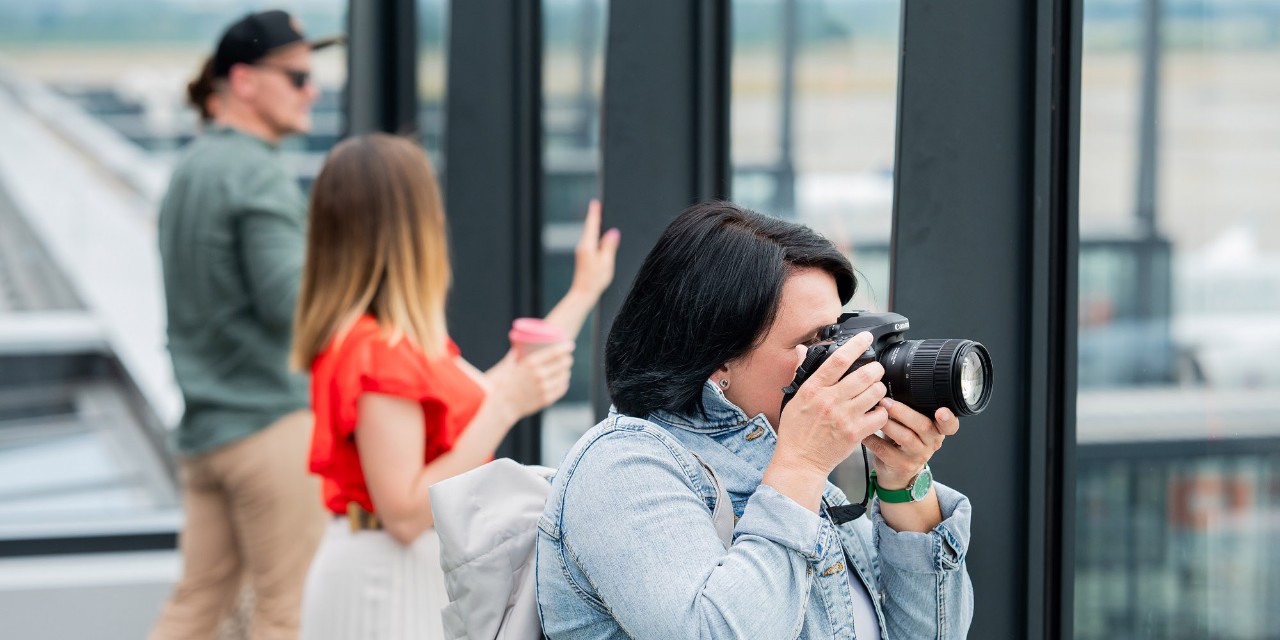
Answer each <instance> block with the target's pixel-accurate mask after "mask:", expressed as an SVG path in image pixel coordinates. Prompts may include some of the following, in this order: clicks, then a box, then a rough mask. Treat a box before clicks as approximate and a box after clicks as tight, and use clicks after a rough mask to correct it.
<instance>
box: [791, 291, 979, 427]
mask: <svg viewBox="0 0 1280 640" xmlns="http://www.w3.org/2000/svg"><path fill="white" fill-rule="evenodd" d="M910 328H911V323H910V322H909V321H908V320H907V319H906V318H905V317H903V316H901V315H899V314H896V313H870V312H866V311H854V312H852V313H846V314H843V315H841V316H840V319H839V320H838V321H836V323H835V324H833V325H828V326H826V327H824V328H823V329H822V331H821V332H820V334H819V336H818V338H819V339H820V340H822V341H823V342H822V343H820V344H816V345H813V346H811V347H809V352H808V353H807V354H805V358H804V362H803V363H801V364H800V368H798V369H796V377H795V379H794V380H792V381H791V384H790V385H788V386H787V387H785V388H783V390H782V391H783V393H784V394H786V395H784V396H783V398H782V406H783V407H786V406H787V402H789V401H790V400H791V398H792V397H793V396H795V393H796V391H797V390H799V389H800V385H802V384H804V381H805V380H808V379H809V376H811V375H813V372H814V371H817V370H818V367H819V366H821V365H822V363H823V362H826V360H827V357H829V356H830V355H831V354H832V353H833V352H835V350H836V349H837V348H839V347H840V345H842V344H844V343H846V342H848V341H849V339H850V338H853V336H855V335H857V334H859V333H862V332H863V331H869V332H871V337H872V341H871V346H870V347H868V348H867V350H866V352H864V353H863V354H862V355H861V356H859V357H858V359H857V361H856V362H854V363H853V366H852V367H849V370H848V371H846V372H845V373H844V375H846V376H847V375H849V374H850V373H852V372H853V370H854V369H857V368H858V367H861V366H862V365H864V364H867V363H869V362H872V361H876V362H879V363H880V365H881V366H883V367H884V377H883V378H881V382H883V383H884V385H885V386H886V387H888V394H887V395H888V396H889V397H890V398H893V399H894V400H897V401H898V402H902V403H904V404H906V405H907V406H909V407H911V408H913V409H915V410H916V411H919V412H920V413H923V414H924V415H926V416H930V417H932V416H933V412H934V411H935V410H936V409H937V408H938V407H947V408H948V409H951V411H952V412H954V413H955V414H956V415H957V416H972V415H976V414H978V413H981V412H982V410H983V409H985V408H987V402H988V401H989V400H990V399H991V383H992V373H991V355H990V354H988V353H987V348H986V347H984V346H982V344H980V343H978V342H974V341H973V340H961V339H956V338H950V339H933V340H904V339H903V338H902V333H903V332H904V331H906V330H907V329H910ZM841 377H842V378H843V377H844V376H841Z"/></svg>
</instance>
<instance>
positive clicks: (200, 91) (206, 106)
mask: <svg viewBox="0 0 1280 640" xmlns="http://www.w3.org/2000/svg"><path fill="white" fill-rule="evenodd" d="M218 82H219V80H218V79H217V78H214V77H213V58H212V57H209V58H206V59H205V61H204V64H202V65H200V73H199V74H198V75H197V76H196V77H195V79H193V80H192V81H191V82H188V83H187V102H189V103H190V104H191V106H192V107H193V108H194V109H195V110H196V111H197V112H198V113H199V114H200V121H201V122H205V123H208V122H211V121H212V120H213V118H214V116H215V115H216V114H215V113H214V112H213V105H212V103H211V100H210V99H211V98H212V97H213V96H214V94H215V93H217V90H218V86H217V83H218Z"/></svg>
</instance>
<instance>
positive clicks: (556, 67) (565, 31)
mask: <svg viewBox="0 0 1280 640" xmlns="http://www.w3.org/2000/svg"><path fill="white" fill-rule="evenodd" d="M607 8H608V3H607V2H606V1H605V0H542V23H543V32H542V33H543V45H542V46H543V50H542V51H543V52H542V167H543V181H542V220H543V226H542V252H543V253H542V291H541V294H542V300H543V304H544V305H545V308H543V309H542V313H543V314H546V313H547V312H549V311H550V310H551V307H552V306H554V305H555V303H556V302H558V301H559V300H560V298H561V296H563V295H564V294H565V292H566V291H568V290H569V283H570V282H571V281H572V280H573V248H574V245H576V244H577V242H578V237H579V236H580V235H581V234H582V219H583V217H584V216H585V215H586V212H587V204H588V203H589V202H590V201H591V199H592V198H595V197H598V196H599V191H600V189H599V173H600V171H599V169H600V100H601V95H602V92H603V86H604V35H605V25H606V17H607ZM615 285H616V283H615ZM591 324H592V319H591V318H588V319H587V323H586V325H584V326H583V329H582V332H581V333H580V334H578V346H577V350H576V351H575V352H574V361H573V374H572V377H571V379H570V382H569V392H568V393H567V394H565V397H564V398H563V399H562V400H560V401H559V402H557V403H556V404H555V405H553V406H551V407H549V408H548V409H547V410H546V411H544V412H543V414H542V460H543V462H544V463H545V464H550V465H555V464H558V463H559V462H560V459H561V458H563V457H564V454H565V453H567V452H568V450H569V448H570V447H571V446H573V443H574V442H576V441H577V439H578V437H579V436H581V435H582V434H583V433H585V432H586V430H587V429H589V428H590V427H591V425H592V424H593V423H594V420H593V419H592V414H591V397H590V387H591V384H590V383H591V362H592V358H593V357H594V356H593V354H592V340H591V338H592V333H591Z"/></svg>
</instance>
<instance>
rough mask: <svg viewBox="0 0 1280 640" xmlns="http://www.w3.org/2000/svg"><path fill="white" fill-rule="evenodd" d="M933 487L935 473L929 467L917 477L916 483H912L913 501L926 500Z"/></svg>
mask: <svg viewBox="0 0 1280 640" xmlns="http://www.w3.org/2000/svg"><path fill="white" fill-rule="evenodd" d="M931 486H933V472H932V471H930V470H929V467H925V468H924V469H923V470H921V471H920V475H918V476H916V481H915V482H913V483H911V499H912V500H913V501H917V500H924V497H925V496H927V495H929V487H931Z"/></svg>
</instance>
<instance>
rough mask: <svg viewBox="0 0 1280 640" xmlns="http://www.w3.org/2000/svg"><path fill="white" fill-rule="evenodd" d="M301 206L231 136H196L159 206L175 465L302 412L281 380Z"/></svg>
mask: <svg viewBox="0 0 1280 640" xmlns="http://www.w3.org/2000/svg"><path fill="white" fill-rule="evenodd" d="M306 215H307V204H306V200H305V198H304V197H303V195H302V192H301V190H300V189H299V188H298V185H297V183H296V182H295V181H294V178H293V177H292V176H290V175H289V173H288V171H286V170H285V167H284V165H283V164H281V162H280V159H279V157H278V154H277V152H276V150H275V149H274V147H272V146H271V145H269V144H268V143H267V142H265V141H263V140H261V139H259V138H256V137H254V136H251V135H248V134H245V133H241V132H239V131H235V130H233V129H214V130H211V131H208V132H206V133H205V134H204V135H202V136H200V137H199V138H197V139H196V140H195V141H194V142H192V143H191V145H190V146H189V147H188V148H187V149H186V151H185V153H184V154H183V156H182V158H181V159H180V160H179V161H178V163H177V166H176V167H175V168H174V171H173V177H172V178H171V180H170V183H169V190H168V192H167V193H166V194H165V198H164V202H163V204H162V205H161V207H160V221H159V231H160V257H161V260H162V262H163V265H164V290H165V297H166V302H167V307H168V332H169V353H170V355H171V356H172V358H173V369H174V374H175V376H176V377H177V381H178V386H179V387H180V388H181V389H182V396H183V399H184V401H185V403H186V411H185V412H184V413H183V416H182V422H181V423H180V424H179V425H178V431H177V438H176V443H177V448H178V450H179V451H180V452H181V453H184V454H187V455H193V454H199V453H202V452H206V451H210V450H212V449H215V448H217V447H220V446H224V445H227V444H230V443H232V442H234V441H236V440H239V439H241V438H244V437H247V436H250V435H253V434H254V433H256V432H258V431H259V430H261V429H263V428H265V427H266V426H268V425H269V424H271V423H272V422H273V421H275V420H276V419H277V418H279V417H281V416H282V415H284V414H286V413H289V412H290V411H293V410H295V409H300V408H303V407H306V406H307V405H308V389H307V379H306V378H305V377H304V376H301V375H298V374H295V373H291V372H290V371H289V370H288V353H289V341H290V339H291V335H292V323H293V310H294V305H295V304H296V302H297V299H298V288H299V285H300V281H301V274H302V263H303V256H304V251H305V243H306Z"/></svg>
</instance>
